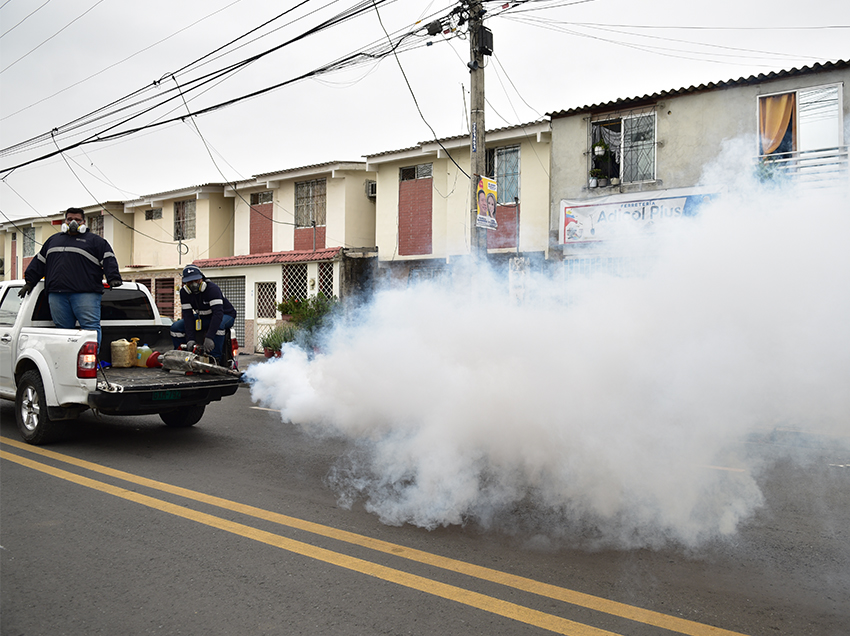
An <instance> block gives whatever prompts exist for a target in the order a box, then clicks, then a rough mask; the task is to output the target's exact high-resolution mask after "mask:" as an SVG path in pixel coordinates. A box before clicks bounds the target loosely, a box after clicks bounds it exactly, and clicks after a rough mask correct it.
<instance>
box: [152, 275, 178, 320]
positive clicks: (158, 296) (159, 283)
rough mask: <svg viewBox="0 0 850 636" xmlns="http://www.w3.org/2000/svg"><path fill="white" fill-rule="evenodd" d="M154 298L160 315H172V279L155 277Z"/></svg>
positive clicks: (170, 316)
mask: <svg viewBox="0 0 850 636" xmlns="http://www.w3.org/2000/svg"><path fill="white" fill-rule="evenodd" d="M154 285H155V290H154V300H155V301H156V308H157V309H158V310H159V315H160V316H168V317H169V318H173V317H174V279H173V278H157V279H156V281H154Z"/></svg>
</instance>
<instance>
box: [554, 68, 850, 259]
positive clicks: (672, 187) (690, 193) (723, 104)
mask: <svg viewBox="0 0 850 636" xmlns="http://www.w3.org/2000/svg"><path fill="white" fill-rule="evenodd" d="M848 81H850V62H847V61H842V62H836V63H825V64H815V65H813V66H811V67H804V68H800V69H792V70H787V71H781V72H775V73H769V74H766V75H758V76H751V77H747V78H740V79H737V80H730V81H726V82H719V83H712V84H706V85H700V86H691V87H688V88H680V89H677V90H669V91H662V92H660V93H656V94H653V95H645V96H643V97H635V98H630V99H618V100H616V101H613V102H607V103H603V104H594V105H590V106H583V107H580V108H571V109H568V110H563V111H559V112H555V113H551V114H550V116H551V118H552V165H551V182H550V210H551V217H550V220H551V230H552V236H553V242H554V241H557V243H558V244H559V245H560V246H561V249H562V250H563V257H564V259H565V272H566V273H567V274H569V272H570V271H585V272H586V271H591V270H593V269H595V268H599V267H611V266H613V267H629V266H630V265H629V260H630V257H629V254H628V251H629V241H628V240H627V241H625V242H622V241H621V242H619V243H618V246H617V249H618V251H619V253H618V254H617V255H615V256H614V258H611V256H612V255H611V253H610V250H609V249H608V248H609V247H610V241H609V239H614V238H616V237H622V236H623V232H624V231H627V232H626V233H628V231H632V232H633V233H635V234H641V232H640V230H641V229H648V228H649V226H650V225H654V226H655V227H656V228H658V227H661V226H663V225H664V224H666V223H675V222H676V219H677V218H679V217H680V216H683V215H684V216H687V215H689V214H692V213H695V212H696V210H697V209H698V207H699V205H700V204H701V202H703V201H704V199H705V197H711V196H713V195H714V194H716V193H717V192H718V191H719V190H721V189H722V187H723V184H718V183H711V182H710V180H707V179H706V178H705V177H704V170H705V169H706V167H708V166H710V165H712V164H713V163H714V162H716V161H718V159H719V158H720V156H721V153H722V151H723V148H724V145H728V144H729V143H730V142H735V143H736V146H737V147H738V148H741V149H743V150H741V151H740V152H743V153H745V154H746V159H747V161H748V164H747V165H748V166H749V169H751V170H752V171H753V172H754V173H757V174H759V175H761V177H762V178H782V179H790V180H794V181H795V182H798V183H801V184H809V185H811V186H815V185H816V186H817V187H823V186H845V187H846V186H847V184H848V178H850V171H848V147H847V145H846V140H847V138H848V135H850V130H848V129H847V127H848V122H850V103H848V100H847V99H846V98H845V95H844V91H845V87H846V86H847V84H848ZM634 230H638V232H634ZM603 249H604V250H605V252H606V258H604V259H603V258H600V254H601V253H602V250H603ZM619 261H622V262H619Z"/></svg>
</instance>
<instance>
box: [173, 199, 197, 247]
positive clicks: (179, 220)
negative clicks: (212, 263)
mask: <svg viewBox="0 0 850 636" xmlns="http://www.w3.org/2000/svg"><path fill="white" fill-rule="evenodd" d="M193 238H195V200H194V199H190V200H188V201H175V203H174V240H175V241H185V240H187V239H193Z"/></svg>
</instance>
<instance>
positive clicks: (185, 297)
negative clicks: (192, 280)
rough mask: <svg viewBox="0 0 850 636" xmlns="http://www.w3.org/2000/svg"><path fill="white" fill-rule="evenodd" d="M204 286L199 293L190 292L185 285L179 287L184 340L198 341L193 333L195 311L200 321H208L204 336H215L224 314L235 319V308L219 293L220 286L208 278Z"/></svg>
mask: <svg viewBox="0 0 850 636" xmlns="http://www.w3.org/2000/svg"><path fill="white" fill-rule="evenodd" d="M204 282H205V283H206V285H207V286H206V288H204V291H202V292H201V293H199V294H190V293H189V292H187V291H186V288H185V287H181V288H180V306H181V307H182V309H183V329H184V331H185V332H186V341H187V342H188V341H190V340H193V341H198V340H200V338H198V337H197V336H196V335H195V312H196V311H197V312H198V314H199V315H200V318H201V320H202V321H204V322H206V321H207V320H209V321H210V324H209V326H208V327H207V333H206V336H205V337H206V338H211V339H212V338H215V332H216V331H218V328H219V326H220V325H221V319H222V318H224V315H225V314H227V315H228V316H233V319H234V320H235V319H236V310H235V309H234V308H233V305H231V304H230V301H229V300H227V298H225V297H224V294H222V293H221V288H220V287H219V286H218V285H216V284H215V283H211V282H210V281H208V280H205V281H204Z"/></svg>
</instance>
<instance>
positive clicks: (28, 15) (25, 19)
mask: <svg viewBox="0 0 850 636" xmlns="http://www.w3.org/2000/svg"><path fill="white" fill-rule="evenodd" d="M9 1H11V0H9ZM50 1H51V0H46V1H45V2H44V3H43V4H41V5H40V6H39V7H38V8H36V9H33V10H32V11H30V12H29V13H28V14H27V15H26V16H24V17H23V18H22V19H21V20H20V21H19V22H18V23H17V24H16V25H15V26H13V27H10V28H8V29H6V30H5V31H3V34H2V35H0V38H4V37H6V34H7V33H11V32H12V31H14V30H15V29H17V28H18V27H19V26H21V25H22V24H23V23H24V22H26V21H27V19H29V18H30V17H31V16H32V15H34V14H36V13H38V12H39V10H40V9H42V8H44V7H45V6H46V5H48V4H50ZM7 4H8V2H4V3H3V7H5V6H6V5H7ZM3 7H0V9H2V8H3Z"/></svg>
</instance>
